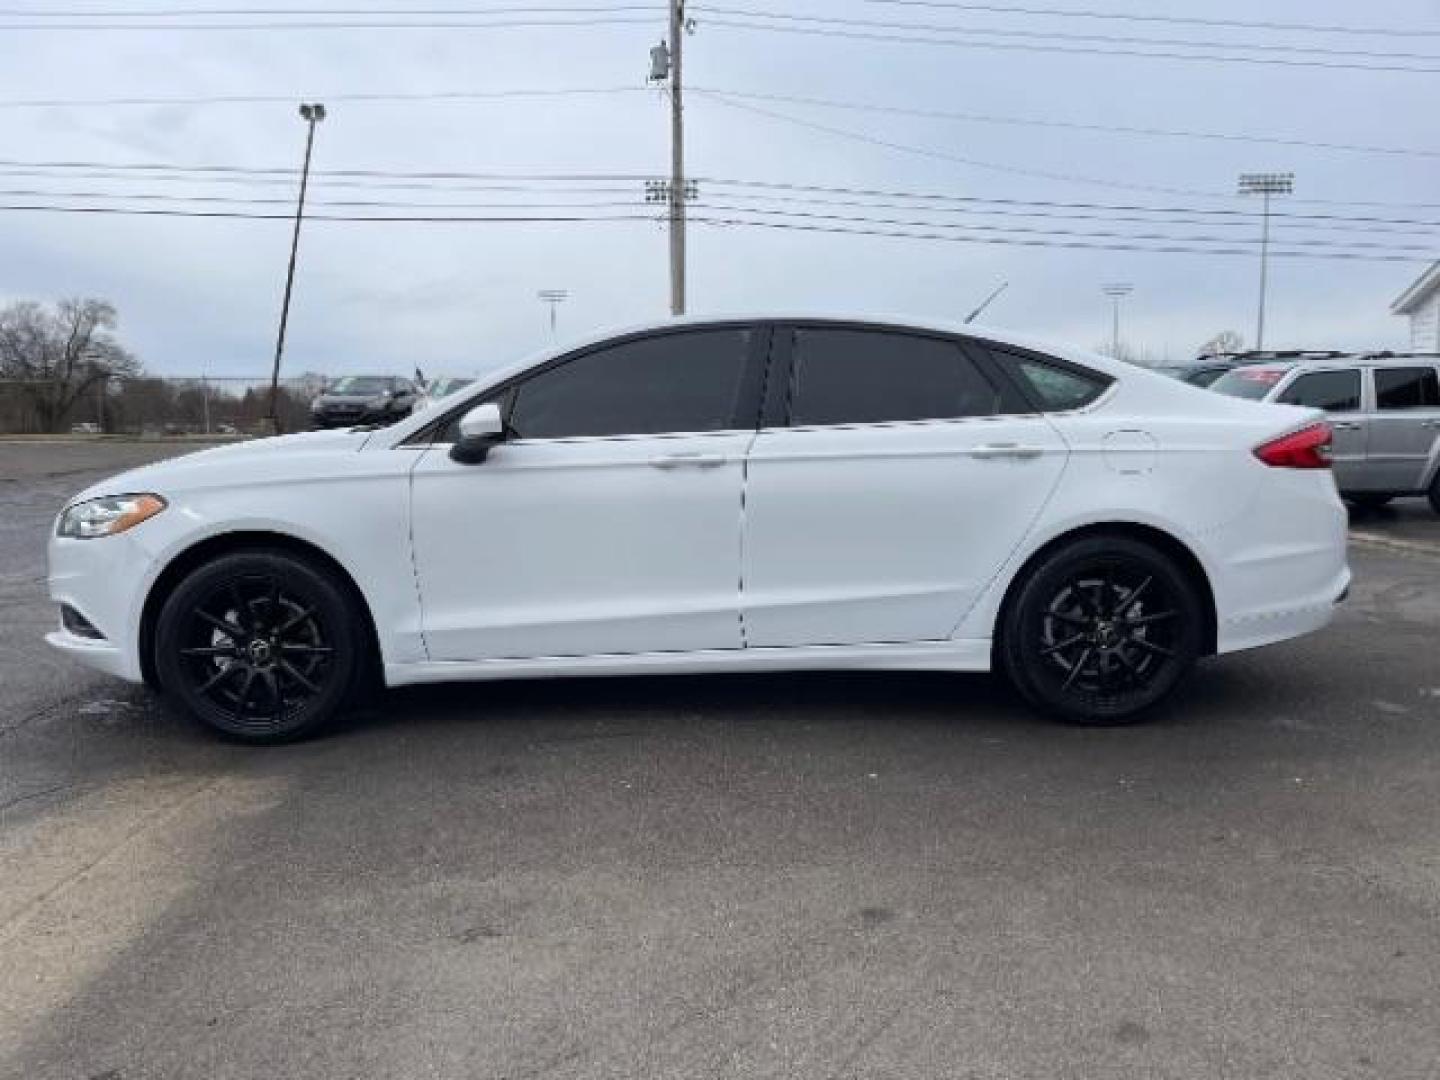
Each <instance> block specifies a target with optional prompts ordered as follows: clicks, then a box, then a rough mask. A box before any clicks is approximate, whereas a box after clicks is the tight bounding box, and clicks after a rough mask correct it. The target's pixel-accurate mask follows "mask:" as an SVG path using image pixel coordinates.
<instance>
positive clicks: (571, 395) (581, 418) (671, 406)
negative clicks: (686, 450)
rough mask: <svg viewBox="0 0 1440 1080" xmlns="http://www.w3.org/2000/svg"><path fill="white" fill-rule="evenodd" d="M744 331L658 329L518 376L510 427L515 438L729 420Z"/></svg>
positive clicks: (714, 424)
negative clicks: (521, 379)
mask: <svg viewBox="0 0 1440 1080" xmlns="http://www.w3.org/2000/svg"><path fill="white" fill-rule="evenodd" d="M750 334H751V332H750V331H749V330H743V329H734V330H697V331H693V332H690V333H676V334H659V335H655V336H653V337H646V338H638V339H636V340H634V341H627V342H623V343H621V344H619V345H611V346H607V347H604V348H600V349H597V350H595V351H594V352H589V353H585V354H584V355H582V356H578V357H576V358H575V359H574V360H568V361H566V362H565V363H564V364H561V365H560V366H559V367H555V368H551V369H550V370H548V371H543V372H541V373H540V374H539V375H536V376H534V377H533V378H531V379H528V380H526V381H525V382H523V383H521V384H520V386H519V387H518V388H517V389H516V391H515V404H514V407H513V408H512V409H511V412H510V427H511V429H512V430H513V431H514V432H515V434H516V435H517V436H519V437H520V438H522V439H556V438H564V437H566V436H571V435H649V434H656V433H660V432H668V431H718V430H723V429H725V428H729V427H732V426H734V424H735V409H736V406H737V404H738V400H737V399H738V396H739V393H740V381H741V375H742V374H743V373H744V370H745V360H746V354H747V352H748V346H749V343H750Z"/></svg>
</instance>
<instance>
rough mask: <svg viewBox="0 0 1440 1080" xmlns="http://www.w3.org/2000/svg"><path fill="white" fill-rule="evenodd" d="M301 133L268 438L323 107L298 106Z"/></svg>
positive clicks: (274, 427)
mask: <svg viewBox="0 0 1440 1080" xmlns="http://www.w3.org/2000/svg"><path fill="white" fill-rule="evenodd" d="M300 119H302V120H304V121H305V123H306V125H307V127H306V131H305V163H304V165H303V166H302V167H301V169H300V199H299V201H298V202H297V203H296V204H295V232H294V233H293V234H292V236H291V237H290V266H289V268H288V269H287V270H286V271H285V298H284V299H283V300H282V301H281V302H280V331H279V333H278V334H276V336H275V364H274V366H273V367H272V368H271V369H270V415H269V416H268V417H266V422H267V424H268V425H269V428H270V433H271V434H272V435H279V434H280V410H279V400H278V399H279V396H280V358H281V356H283V355H284V353H285V324H286V323H288V322H289V321H290V292H291V290H292V289H293V288H294V287H295V256H296V254H297V252H298V251H299V250H300V222H301V220H302V219H303V218H304V217H305V189H306V188H307V187H308V186H309V184H310V151H311V149H312V148H313V147H314V145H315V125H316V124H318V123H319V122H320V121H321V120H324V119H325V106H324V105H321V104H319V103H318V102H316V103H315V104H313V105H301V106H300Z"/></svg>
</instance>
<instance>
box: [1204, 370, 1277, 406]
mask: <svg viewBox="0 0 1440 1080" xmlns="http://www.w3.org/2000/svg"><path fill="white" fill-rule="evenodd" d="M1284 377H1285V369H1284V368H1263V367H1242V368H1236V369H1235V370H1234V371H1227V372H1226V373H1225V374H1224V375H1222V376H1221V377H1220V378H1218V379H1216V380H1215V381H1214V382H1213V383H1211V384H1210V389H1211V390H1214V391H1215V392H1216V393H1217V394H1226V395H1228V396H1230V397H1238V398H1248V399H1249V400H1251V401H1259V400H1260V399H1261V398H1263V397H1264V396H1265V395H1266V394H1268V393H1269V392H1270V388H1271V387H1272V386H1274V385H1275V384H1276V383H1278V382H1279V381H1280V380H1281V379H1282V378H1284Z"/></svg>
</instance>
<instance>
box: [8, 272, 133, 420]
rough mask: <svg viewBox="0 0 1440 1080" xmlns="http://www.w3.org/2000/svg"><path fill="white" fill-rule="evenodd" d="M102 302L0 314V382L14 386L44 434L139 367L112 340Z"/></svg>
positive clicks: (112, 320) (29, 304)
mask: <svg viewBox="0 0 1440 1080" xmlns="http://www.w3.org/2000/svg"><path fill="white" fill-rule="evenodd" d="M115 324H116V317H115V308H114V306H113V305H111V304H110V303H109V302H107V301H105V300H96V299H90V298H86V299H71V300H61V301H60V302H59V303H57V304H56V305H55V306H54V307H53V308H51V307H46V306H45V305H43V304H37V303H34V302H33V301H24V300H22V301H20V302H18V303H14V304H10V305H8V306H7V307H3V308H0V379H8V380H13V381H14V383H15V384H16V387H17V388H18V390H19V392H20V393H21V395H22V396H23V397H24V398H25V399H27V400H28V401H29V402H30V404H31V407H32V408H33V409H34V411H35V415H36V418H37V419H38V422H39V426H40V428H41V429H42V430H44V431H55V430H57V429H58V428H59V427H60V425H61V424H62V423H63V422H64V421H65V418H66V417H67V416H68V415H69V413H70V410H71V409H72V408H73V407H74V406H75V403H76V402H77V401H78V400H79V399H80V397H81V395H82V394H84V393H86V392H87V391H90V390H94V389H96V388H97V387H99V388H100V389H101V391H102V392H103V384H104V383H105V382H106V381H107V380H109V379H111V378H114V377H115V376H117V375H134V374H136V373H138V372H139V370H140V363H139V361H138V360H136V358H135V357H134V356H132V355H131V354H130V353H128V352H126V351H125V349H124V348H123V347H121V345H120V343H119V342H118V341H117V340H116V338H115V335H114V334H113V333H112V331H113V330H114V329H115Z"/></svg>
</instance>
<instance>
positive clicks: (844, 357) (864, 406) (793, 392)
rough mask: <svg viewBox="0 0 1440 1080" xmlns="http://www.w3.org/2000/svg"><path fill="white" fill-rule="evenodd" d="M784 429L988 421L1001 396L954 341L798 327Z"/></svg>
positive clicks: (882, 331)
mask: <svg viewBox="0 0 1440 1080" xmlns="http://www.w3.org/2000/svg"><path fill="white" fill-rule="evenodd" d="M793 357H794V359H793V367H792V369H791V382H790V423H791V424H794V425H796V426H806V425H812V424H878V423H885V422H887V421H900V420H940V419H950V418H956V417H966V416H993V415H994V414H995V413H996V412H998V411H999V409H1000V394H999V392H998V391H997V390H996V388H995V386H994V385H993V384H992V383H991V382H990V380H989V379H987V378H986V377H985V375H984V374H983V373H982V372H981V371H980V369H979V368H977V367H976V366H975V364H974V363H972V362H971V360H970V359H969V357H967V356H966V355H965V354H964V353H963V352H962V351H961V349H960V346H959V345H958V344H956V343H955V342H951V341H944V340H942V339H940V338H930V337H922V336H918V335H912V334H901V333H894V332H892V331H885V330H832V329H803V328H802V329H798V330H796V331H795V337H794V353H793Z"/></svg>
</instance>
